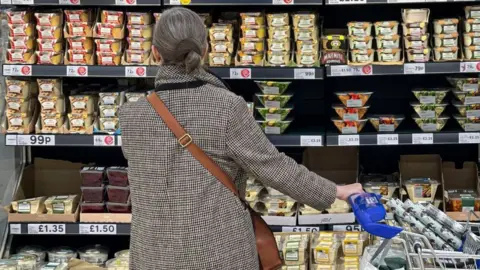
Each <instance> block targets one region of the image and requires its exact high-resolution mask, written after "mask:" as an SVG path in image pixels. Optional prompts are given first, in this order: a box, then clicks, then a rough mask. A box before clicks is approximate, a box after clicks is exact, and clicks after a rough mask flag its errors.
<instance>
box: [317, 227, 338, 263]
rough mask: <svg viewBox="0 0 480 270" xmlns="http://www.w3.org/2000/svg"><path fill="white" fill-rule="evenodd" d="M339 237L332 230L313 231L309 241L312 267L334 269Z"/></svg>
mask: <svg viewBox="0 0 480 270" xmlns="http://www.w3.org/2000/svg"><path fill="white" fill-rule="evenodd" d="M340 246H341V242H340V239H339V237H338V235H337V234H335V233H333V232H320V233H314V234H313V235H312V239H311V242H310V248H311V250H312V251H311V254H312V258H311V262H312V268H313V269H319V268H320V266H323V267H322V268H320V269H335V266H336V264H337V258H338V255H337V254H338V249H339V247H340Z"/></svg>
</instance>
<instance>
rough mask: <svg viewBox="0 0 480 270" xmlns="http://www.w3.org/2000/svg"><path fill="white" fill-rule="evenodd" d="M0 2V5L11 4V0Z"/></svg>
mask: <svg viewBox="0 0 480 270" xmlns="http://www.w3.org/2000/svg"><path fill="white" fill-rule="evenodd" d="M0 4H1V5H11V4H12V0H1V1H0Z"/></svg>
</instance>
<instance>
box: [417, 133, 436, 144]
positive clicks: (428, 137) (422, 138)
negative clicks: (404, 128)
mask: <svg viewBox="0 0 480 270" xmlns="http://www.w3.org/2000/svg"><path fill="white" fill-rule="evenodd" d="M412 144H433V133H414V134H412Z"/></svg>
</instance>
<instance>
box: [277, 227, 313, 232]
mask: <svg viewBox="0 0 480 270" xmlns="http://www.w3.org/2000/svg"><path fill="white" fill-rule="evenodd" d="M319 231H320V227H301V226H298V227H287V226H284V227H282V232H319Z"/></svg>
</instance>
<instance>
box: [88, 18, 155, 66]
mask: <svg viewBox="0 0 480 270" xmlns="http://www.w3.org/2000/svg"><path fill="white" fill-rule="evenodd" d="M125 21H126V18H125V13H124V12H123V11H117V10H101V11H100V15H99V21H98V22H97V23H96V25H95V29H94V37H95V38H96V39H95V43H96V44H97V47H98V48H102V47H103V50H102V49H100V50H97V51H96V55H97V64H98V65H101V66H117V65H120V64H121V61H122V53H123V41H122V39H123V38H124V37H125ZM134 30H135V31H134V32H135V37H137V35H142V34H143V31H142V29H134ZM147 32H148V29H147ZM151 32H152V31H150V36H151ZM129 33H130V34H131V31H129ZM130 37H133V36H130Z"/></svg>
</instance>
